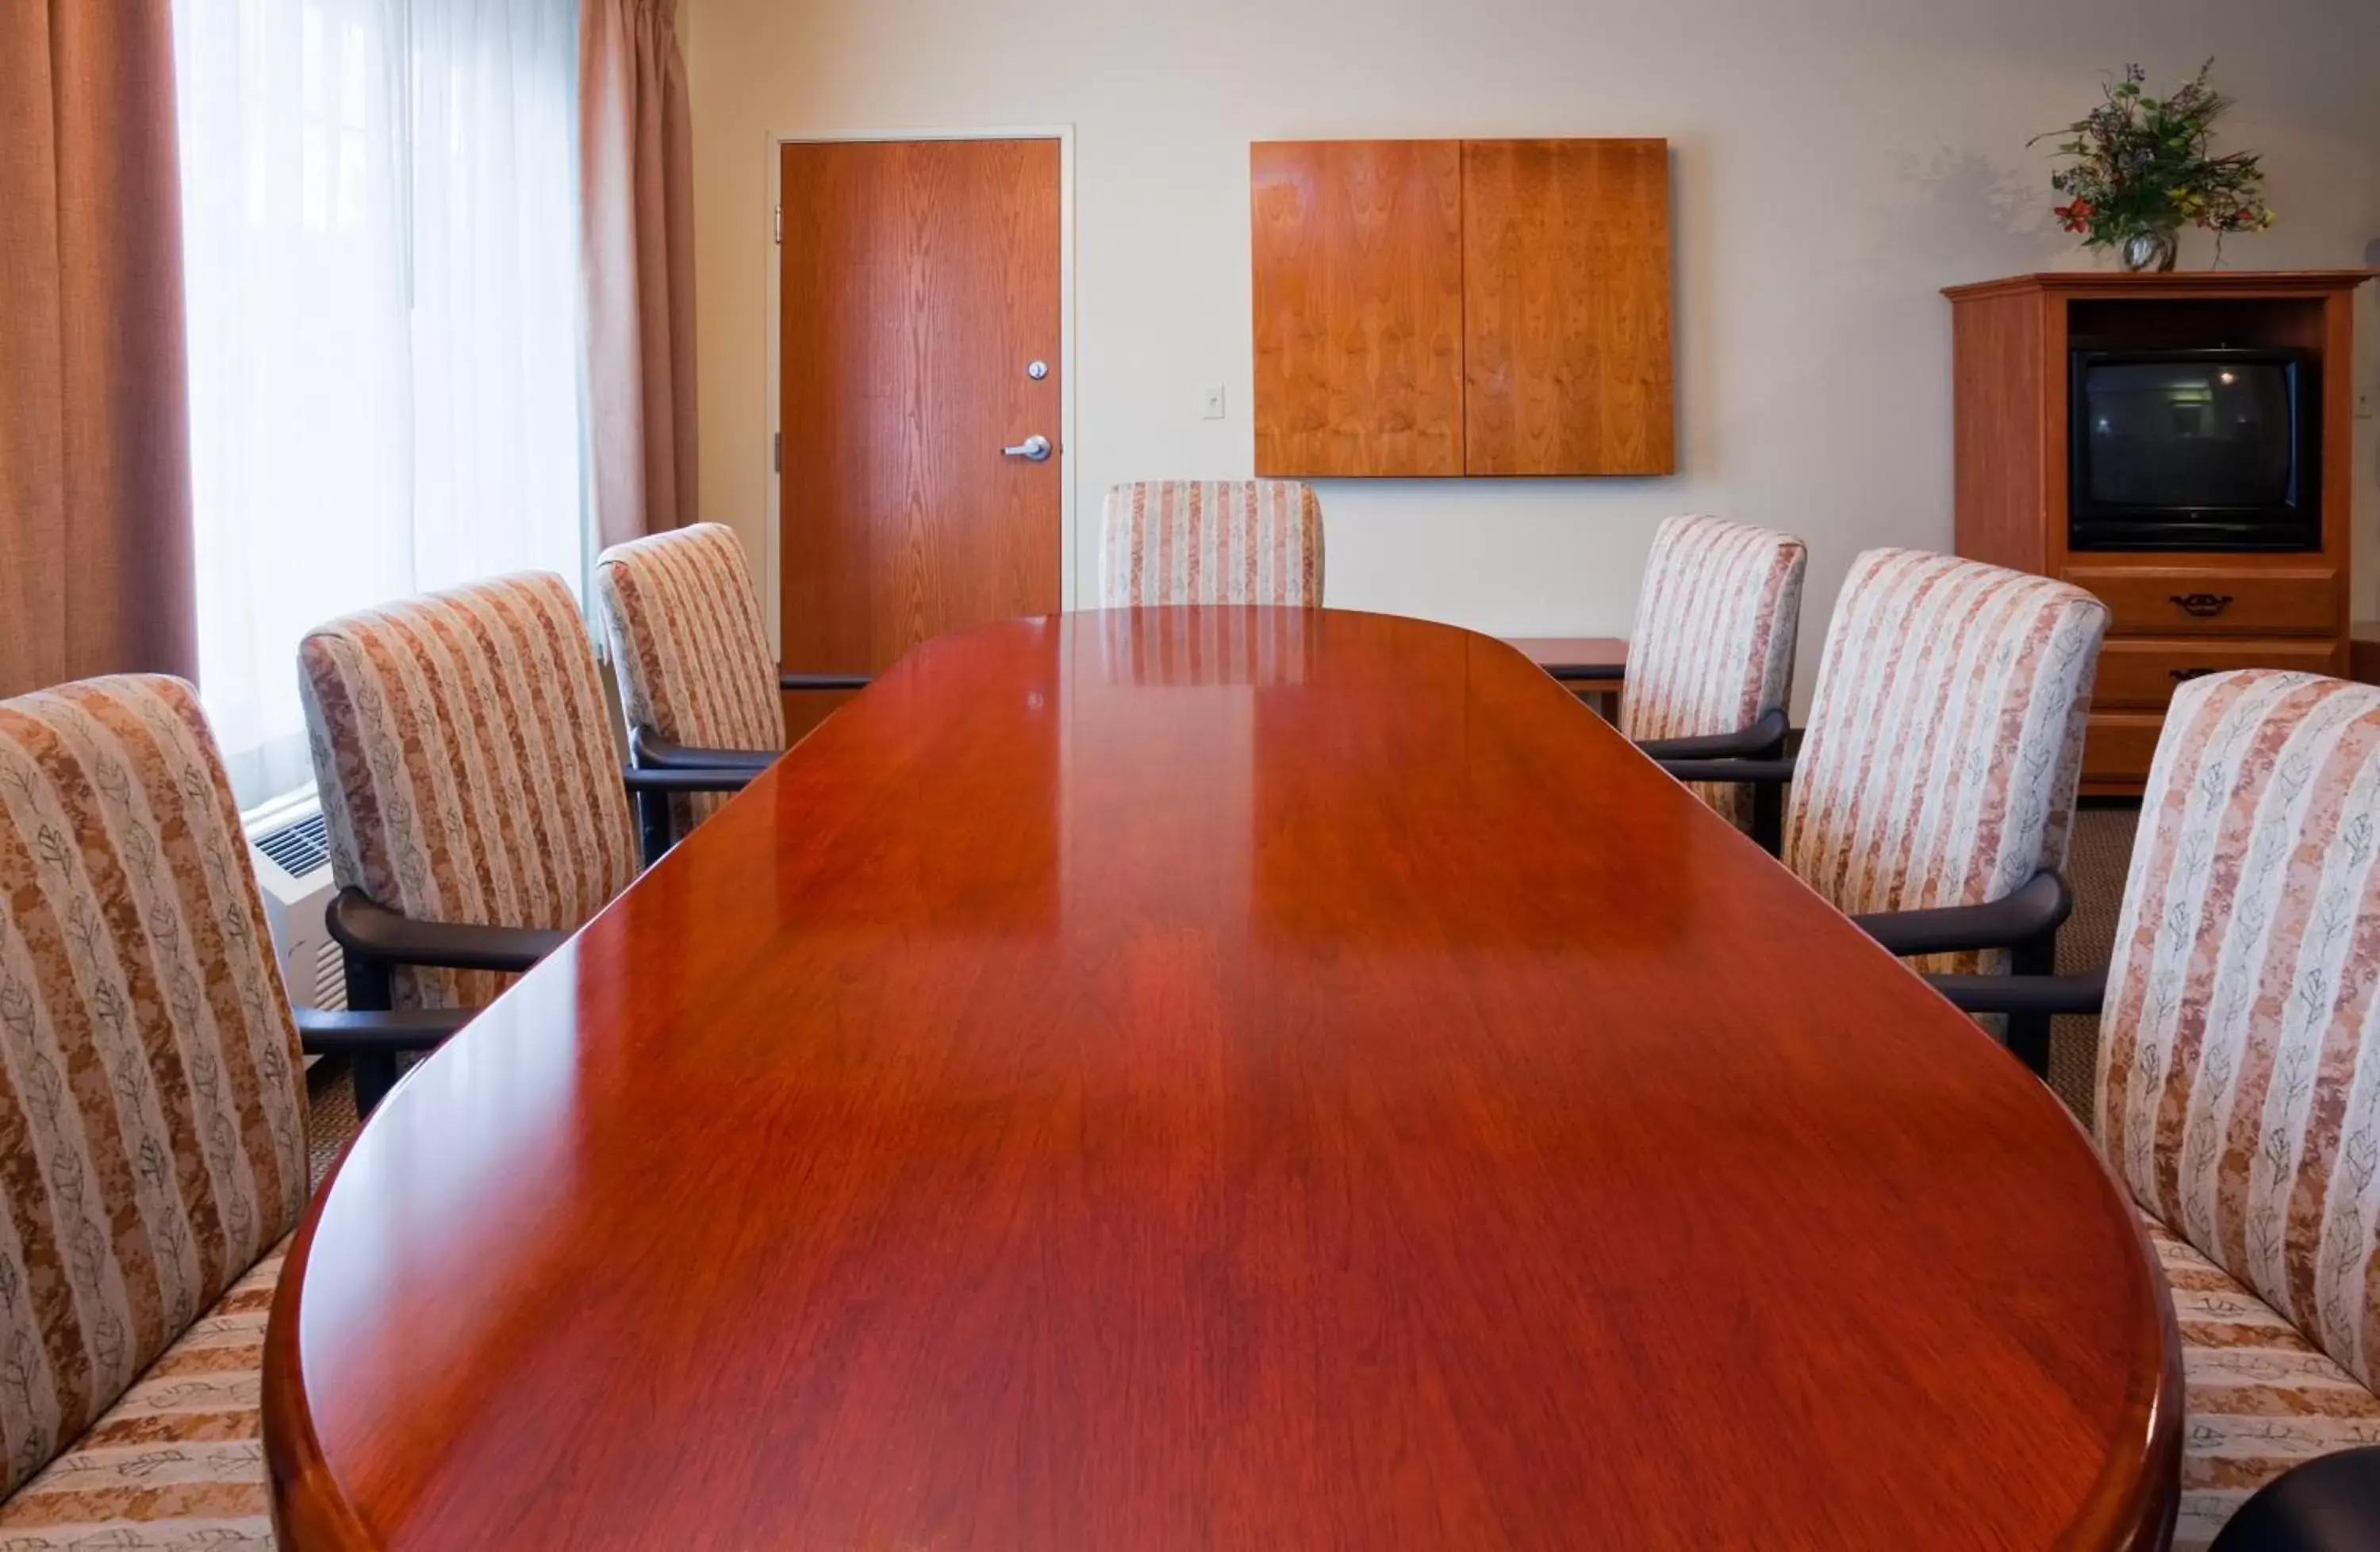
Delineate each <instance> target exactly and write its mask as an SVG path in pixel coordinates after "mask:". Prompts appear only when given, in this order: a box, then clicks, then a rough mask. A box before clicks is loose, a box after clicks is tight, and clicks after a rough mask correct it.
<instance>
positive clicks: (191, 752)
mask: <svg viewBox="0 0 2380 1552" xmlns="http://www.w3.org/2000/svg"><path fill="white" fill-rule="evenodd" d="M0 878H5V879H6V892H7V902H8V903H7V909H6V912H0V1048H4V1049H5V1060H0V1166H5V1168H6V1171H7V1177H8V1194H7V1200H8V1208H9V1217H8V1223H9V1229H8V1231H7V1232H6V1234H0V1344H5V1345H4V1346H0V1493H6V1494H9V1495H11V1496H9V1497H7V1498H6V1502H0V1546H6V1547H23V1548H36V1547H68V1546H77V1547H80V1546H93V1547H96V1546H125V1547H151V1546H154V1547H164V1546H193V1547H195V1546H271V1545H272V1527H271V1521H270V1507H269V1505H268V1502H267V1499H266V1488H265V1475H264V1459H263V1451H262V1449H261V1445H260V1443H259V1439H260V1436H261V1426H260V1423H259V1419H258V1416H257V1376H258V1373H259V1370H260V1368H261V1363H262V1355H263V1340H264V1321H265V1313H266V1310H267V1308H268V1306H269V1305H270V1304H271V1303H272V1302H273V1279H274V1276H275V1274H276V1273H277V1272H278V1270H279V1267H280V1265H281V1251H282V1243H283V1242H284V1240H285V1238H286V1236H287V1235H288V1233H289V1231H290V1230H291V1229H292V1228H294V1227H295V1226H296V1224H297V1213H298V1209H299V1208H300V1207H301V1206H303V1205H304V1203H305V1200H306V1195H307V1149H306V1099H305V1080H304V1076H303V1068H302V1065H301V1062H300V1043H299V1037H300V1024H299V1022H298V1021H297V1019H295V1018H293V1013H292V1010H291V1008H290V1006H289V1003H288V1001H287V999H286V997H285V994H284V991H283V988H282V984H281V976H280V973H279V970H278V967H277V966H276V964H275V963H274V960H273V945H272V941H271V940H270V939H269V938H268V937H267V935H266V929H265V923H264V907H263V903H262V901H261V899H260V898H259V896H258V893H257V888H256V880H255V879H254V877H253V875H251V874H250V873H249V867H248V848H247V844H246V843H245V842H244V841H243V839H242V838H241V834H240V828H239V816H238V814H237V811H236V810H235V808H234V806H233V803H232V795H231V785H230V783H229V782H228V781H226V780H225V775H224V770H223V764H222V761H221V759H220V758H218V756H217V754H216V752H215V746H214V741H213V739H212V737H211V736H210V735H209V734H208V732H207V727H206V723H205V721H204V720H203V719H202V718H201V717H200V713H199V709H198V703H197V697H195V695H194V694H193V693H192V691H191V689H190V687H189V686H188V685H185V684H183V683H181V682H180V681H179V680H175V679H163V678H149V677H126V678H114V679H94V680H88V681H85V682H83V683H81V684H77V685H65V686H63V687H61V688H58V689H54V690H45V691H42V692H39V693H37V694H33V695H28V696H20V697H17V698H16V699H14V700H6V701H0ZM308 1017H309V1020H310V1022H309V1024H308V1025H306V1029H307V1033H308V1036H309V1037H308V1039H307V1042H306V1045H307V1048H308V1049H314V1048H315V1046H316V1043H317V1042H316V1039H315V1037H316V1036H322V1037H324V1039H323V1043H322V1049H342V1042H343V1041H344V1042H346V1046H345V1048H344V1049H357V1046H358V1042H361V1041H363V1040H365V1039H366V1038H367V1032H368V1031H370V1030H373V1029H377V1030H379V1031H381V1032H382V1033H383V1035H385V1033H386V1032H387V1031H388V1030H390V1029H392V1028H397V1027H401V1026H405V1025H408V1024H409V1025H410V1026H411V1027H412V1028H413V1030H414V1031H415V1032H416V1035H418V1036H419V1035H421V1034H422V1032H424V1031H428V1030H431V1029H432V1028H433V1027H436V1028H440V1030H441V1032H443V1028H451V1027H452V1025H451V1021H448V1022H447V1023H446V1024H445V1025H443V1026H437V1025H433V1024H431V1023H425V1022H423V1021H420V1020H418V1019H416V1020H410V1021H408V1020H406V1019H401V1018H386V1017H383V1018H382V1019H379V1020H374V1019H371V1018H368V1017H366V1016H364V1015H338V1014H322V1013H312V1014H310V1015H308ZM428 1038H429V1037H403V1036H400V1037H398V1039H397V1045H398V1046H399V1047H401V1048H405V1049H410V1048H413V1047H419V1046H420V1045H423V1044H426V1043H428Z"/></svg>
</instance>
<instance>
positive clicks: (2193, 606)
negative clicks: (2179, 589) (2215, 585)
mask: <svg viewBox="0 0 2380 1552" xmlns="http://www.w3.org/2000/svg"><path fill="white" fill-rule="evenodd" d="M2173 601H2174V602H2175V603H2177V604H2179V605H2180V607H2181V612H2183V613H2185V614H2191V615H2195V616H2196V617H2198V618H2199V619H2202V620H2212V619H2213V618H2215V616H2216V615H2217V614H2220V613H2222V612H2224V611H2225V610H2227V609H2228V608H2230V607H2231V595H2230V594H2229V593H2176V594H2174V595H2173Z"/></svg>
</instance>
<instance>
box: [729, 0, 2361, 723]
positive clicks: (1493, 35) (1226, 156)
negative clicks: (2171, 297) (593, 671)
mask: <svg viewBox="0 0 2380 1552" xmlns="http://www.w3.org/2000/svg"><path fill="white" fill-rule="evenodd" d="M687 4H688V6H689V10H690V16H689V22H690V27H689V34H688V36H689V63H690V68H691V71H692V75H693V82H694V103H695V157H696V166H695V176H696V204H695V215H696V229H697V243H698V252H699V260H700V262H699V268H698V286H699V300H698V306H699V313H700V350H701V411H702V490H703V499H704V505H705V508H706V511H707V515H710V516H711V517H713V518H716V519H719V520H722V521H725V522H728V523H732V524H734V525H735V527H737V528H738V529H739V530H740V531H741V532H742V533H743V534H744V536H745V538H746V540H747V543H748V544H749V545H750V546H751V548H752V552H753V554H754V556H755V558H756V560H757V559H758V558H759V556H760V555H761V554H762V553H763V546H764V535H765V532H766V527H765V525H766V523H767V521H768V514H767V506H768V485H767V479H768V464H767V447H768V434H769V431H770V430H771V427H770V426H769V425H768V424H767V400H766V387H767V385H766V381H765V380H766V376H767V366H766V362H767V353H766V340H765V334H766V320H767V316H768V307H769V294H770V286H771V263H772V255H771V248H770V240H769V221H770V216H769V187H770V174H769V157H770V144H769V141H770V137H771V135H772V134H801V133H816V132H828V131H849V130H880V129H913V128H922V127H992V126H1015V125H1051V124H1060V123H1064V124H1071V125H1073V126H1075V137H1076V139H1075V150H1076V171H1075V212H1076V232H1077V238H1076V245H1075V264H1076V326H1077V334H1078V346H1077V356H1076V360H1075V374H1076V375H1075V388H1076V392H1077V395H1078V406H1079V412H1078V419H1077V426H1076V437H1075V443H1074V446H1073V448H1072V449H1071V452H1072V459H1071V467H1070V471H1069V472H1070V475H1071V478H1072V479H1073V481H1074V483H1075V491H1076V492H1077V498H1078V499H1077V503H1076V513H1077V515H1076V523H1077V532H1078V538H1079V540H1081V542H1080V545H1079V547H1078V552H1079V554H1080V555H1081V556H1082V557H1083V563H1082V564H1081V565H1080V566H1079V567H1078V575H1079V576H1080V578H1081V580H1082V582H1083V586H1084V588H1085V589H1086V591H1085V592H1083V593H1081V594H1078V596H1080V597H1086V598H1087V587H1088V582H1089V577H1090V564H1089V560H1090V557H1091V556H1093V555H1094V554H1095V552H1096V529H1097V523H1098V514H1099V493H1100V492H1101V491H1103V490H1104V489H1105V488H1106V487H1107V486H1108V485H1109V484H1111V482H1114V481H1116V480H1120V479H1129V478H1137V477H1144V476H1161V475H1191V474H1196V475H1231V474H1240V473H1245V472H1246V471H1247V470H1248V469H1249V468H1250V467H1251V465H1252V460H1253V439H1252V436H1251V433H1250V429H1249V420H1248V416H1247V411H1248V407H1249V394H1250V388H1249V382H1250V370H1251V368H1250V353H1249V343H1248V261H1247V146H1248V142H1249V141H1250V140H1251V139H1270V138H1276V137H1288V136H1315V137H1323V136H1401V135H1415V136H1420V135H1463V134H1480V135H1535V134H1543V135H1661V136H1666V137H1668V138H1669V139H1670V141H1671V142H1672V143H1673V145H1674V148H1675V158H1676V162H1675V178H1676V188H1677V216H1676V237H1677V252H1678V261H1677V263H1678V304H1677V318H1678V323H1679V334H1678V348H1679V395H1680V400H1679V402H1680V431H1681V459H1682V463H1681V467H1682V473H1681V474H1680V475H1678V476H1677V477H1675V478H1672V479H1634V480H1601V481H1573V480H1561V481H1538V480H1525V481H1511V482H1502V483H1499V482H1492V481H1480V482H1421V481H1413V482H1370V481H1342V482H1331V483H1329V484H1326V485H1325V486H1324V488H1323V491H1322V495H1323V505H1324V512H1325V515H1326V519H1327V523H1328V534H1329V546H1330V549H1329V578H1328V591H1329V601H1330V602H1331V603H1333V604H1338V605H1344V606H1348V607H1354V608H1366V609H1378V610H1390V611H1395V612H1403V613H1411V614H1420V615H1427V616H1429V617H1432V618H1436V619H1442V620H1449V621H1452V622H1455V623H1458V624H1467V625H1472V626H1475V627H1478V628H1482V629H1488V630H1493V631H1500V632H1506V633H1524V632H1530V633H1550V632H1568V631H1624V630H1625V629H1626V627H1627V624H1628V622H1629V617H1630V613H1631V611H1632V610H1633V606H1634V600H1635V594H1636V581H1637V573H1638V570H1639V567H1640V566H1641V564H1642V563H1643V559H1644V554H1645V547H1646V544H1647V542H1648V540H1649V537H1650V532H1651V528H1652V525H1653V524H1654V522H1655V521H1656V520H1657V519H1658V518H1659V517H1660V516H1662V515H1665V514H1667V513H1671V512H1678V511H1686V510H1701V511H1711V512H1718V513H1721V514H1724V515H1729V516H1732V517H1737V518H1741V519H1743V520H1745V521H1749V522H1756V523H1763V524H1767V525H1771V526H1774V527H1781V528H1786V529H1789V530H1791V531H1793V532H1796V533H1799V534H1801V535H1803V537H1805V538H1806V539H1807V540H1809V541H1810V544H1811V547H1812V576H1811V587H1812V592H1811V599H1812V607H1811V608H1810V609H1809V610H1808V611H1807V612H1806V617H1805V626H1804V658H1803V681H1804V685H1805V690H1804V693H1805V695H1806V682H1807V680H1808V677H1809V673H1810V670H1811V669H1812V668H1814V667H1815V661H1816V659H1815V649H1816V644H1817V641H1818V639H1819V633H1820V631H1821V630H1822V629H1823V625H1824V620H1825V615H1826V606H1827V605H1828V603H1829V602H1830V600H1832V597H1833V594H1834V590H1835V588H1836V587H1837V585H1838V583H1839V582H1840V577H1841V575H1842V572H1843V570H1844V568H1845V566H1846V565H1847V564H1848V563H1849V561H1850V558H1851V556H1852V553H1853V552H1856V551H1858V550H1859V549H1861V548H1864V547H1865V546H1869V545H1875V544H1915V545H1925V546H1937V547H1944V548H1947V547H1948V545H1949V539H1950V513H1949V494H1950V474H1949V449H1950V411H1949V317H1948V309H1947V304H1945V303H1944V302H1943V301H1942V299H1941V298H1940V297H1939V296H1938V295H1937V290H1938V288H1939V287H1941V286H1943V285H1950V284H1954V283H1957V282H1961V281H1969V280H1978V279H1983V278H1985V277H1988V276H1992V275H1996V274H2002V273H2013V272H2019V271H2024V270H2030V269H2040V268H2051V267H2075V266H2079V265H2082V264H2084V263H2086V262H2087V261H2086V260H2084V259H2083V258H2082V257H2081V256H2080V255H2078V254H2077V253H2076V252H2075V250H2073V249H2071V248H2070V247H2069V245H2068V244H2067V242H2066V241H2065V240H2064V239H2063V238H2062V237H2061V236H2058V235H2057V234H2056V233H2054V232H2052V231H2050V230H2049V229H2048V223H2047V221H2046V217H2045V216H2044V214H2043V208H2044V207H2045V206H2046V204H2047V202H2048V199H2047V195H2046V184H2045V182H2044V177H2045V174H2046V166H2045V164H2044V162H2043V159H2042V156H2041V153H2040V152H2038V151H2034V150H2028V149H2027V147H2026V145H2025V141H2026V139H2027V138H2028V137H2029V136H2031V135H2033V134H2034V133H2035V132H2037V131H2039V130H2042V129H2046V128H2052V127H2057V126H2059V125H2061V124H2063V123H2064V122H2066V121H2067V120H2069V119H2070V118H2072V117H2074V116H2075V115H2077V114H2079V113H2080V112H2082V111H2083V109H2084V108H2085V107H2086V106H2087V105H2088V104H2089V103H2091V102H2092V101H2093V100H2094V99H2095V91H2096V84H2097V80H2098V75H2097V72H2098V70H2099V69H2100V67H2120V66H2121V65H2122V64H2123V63H2124V62H2125V61H2127V60H2128V59H2139V60H2141V61H2142V62H2143V64H2145V65H2147V66H2148V67H2149V68H2150V69H2151V71H2152V73H2153V78H2154V79H2155V80H2157V81H2159V82H2168V81H2170V80H2171V79H2173V78H2174V77H2175V76H2176V75H2177V74H2178V73H2180V72H2182V71H2184V70H2187V69H2190V68H2192V67H2195V65H2196V64H2197V62H2198V61H2199V60H2200V59H2201V58H2203V57H2204V56H2205V55H2210V54H2211V55H2216V56H2217V79H2218V80H2219V81H2220V83H2221V84H2222V85H2223V86H2224V87H2225V88H2226V89H2227V90H2228V91H2231V92H2232V93H2233V94H2234V95H2236V96H2237V97H2239V98H2240V102H2241V104H2242V105H2241V106H2240V109H2239V110H2238V111H2237V113H2236V115H2235V116H2234V119H2233V121H2232V125H2231V127H2230V131H2229V135H2228V140H2227V143H2228V145H2230V146H2233V147H2254V148H2256V149H2258V150H2261V151H2262V152H2265V158H2266V163H2267V165H2268V167H2269V168H2270V171H2271V192H2272V196H2273V200H2274V203H2275V205H2276V207H2277V210H2278V212H2279V213H2280V216H2281V221H2280V224H2279V225H2278V226H2277V228H2276V229H2275V230H2274V231H2273V232H2271V233H2270V234H2267V235H2265V236H2259V237H2254V238H2247V239H2235V240H2234V241H2233V242H2232V243H2230V244H2229V245H2228V260H2229V261H2230V262H2231V264H2232V265H2234V266H2235V267H2256V268H2264V267H2287V266H2297V265H2330V264H2345V263H2357V262H2362V261H2364V260H2365V256H2366V252H2367V245H2371V244H2374V242H2375V240H2380V90H2375V88H2374V81H2373V72H2374V67H2375V66H2380V6H2375V5H2374V4H2373V3H2372V0H2264V3H2260V4H2241V3H2240V0H2075V3H2068V0H1991V3H1985V4H1977V3H1976V0H1816V3H1803V4H1795V3H1791V0H1469V3H1463V0H1203V3H1197V4H1191V3H1188V0H1183V3H1177V4H1174V5H1171V6H1152V5H1147V4H1137V5H1136V4H1132V3H1130V0H1014V3H1010V4H1000V3H995V0H687ZM2209 243H2210V239H2208V238H2206V237H2205V236H2204V235H2203V234H2194V235H2192V236H2191V237H2190V238H2188V239H2186V246H2185V249H2184V252H2183V259H2184V262H2185V263H2189V264H2195V265H2203V264H2204V263H2205V262H2206V261H2207V260H2208V257H2209ZM2373 257H2374V259H2380V251H2374V255H2373ZM2361 320H2362V322H2361V327H2362V331H2363V335H2364V348H2363V349H2362V351H2361V355H2362V366H2361V369H2360V373H2359V381H2360V382H2362V384H2363V385H2364V386H2365V387H2366V388H2367V390H2368V389H2369V388H2370V387H2371V385H2372V384H2373V383H2374V379H2375V375H2376V374H2375V371H2374V362H2375V360H2380V354H2375V350H2374V346H2380V310H2375V307H2374V303H2373V301H2372V299H2371V297H2369V295H2368V294H2367V296H2366V297H2365V300H2364V303H2363V305H2362V310H2361ZM1217 382H1219V383H1222V384H1224V385H1225V387H1226V390H1227V396H1228V405H1229V415H1228V417H1227V418H1225V419H1222V420H1220V421H1210V420H1204V419H1201V418H1199V413H1200V396H1201V393H1202V390H1203V389H1204V387H1205V386H1206V385H1207V384H1208V383H1217ZM2356 436H2357V443H2358V455H2357V459H2356V463H2357V474H2356V479H2357V484H2358V530H2359V536H2360V537H2361V538H2362V540H2364V548H2365V552H2366V554H2367V557H2368V556H2369V554H2370V552H2371V550H2372V545H2371V544H2370V542H2369V540H2370V535H2371V530H2372V528H2373V526H2374V520H2375V514H2380V500H2375V499H2374V476H2373V460H2372V443H2373V438H2374V421H2371V420H2359V421H2358V422H2357V424H2356ZM2375 569H2380V568H2375V567H2374V566H2373V565H2371V564H2366V565H2364V566H2363V567H2362V572H2361V574H2360V576H2359V578H2358V584H2357V586H2358V594H2357V596H2358V599H2359V602H2360V603H2361V604H2362V606H2363V607H2362V608H2361V609H2360V610H2359V612H2365V613H2371V612H2380V611H2375V610H2374V609H2373V608H2372V607H2371V606H2372V605H2373V604H2374V600H2380V577H2375V576H2374V571H2375Z"/></svg>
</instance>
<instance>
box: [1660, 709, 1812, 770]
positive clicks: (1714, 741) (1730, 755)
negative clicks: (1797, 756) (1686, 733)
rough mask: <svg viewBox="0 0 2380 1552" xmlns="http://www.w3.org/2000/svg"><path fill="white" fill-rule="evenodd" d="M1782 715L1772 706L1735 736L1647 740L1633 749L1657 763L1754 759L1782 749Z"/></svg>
mask: <svg viewBox="0 0 2380 1552" xmlns="http://www.w3.org/2000/svg"><path fill="white" fill-rule="evenodd" d="M1785 733H1786V723H1785V713H1784V712H1783V711H1782V710H1781V709H1778V708H1775V707H1771V708H1770V709H1767V710H1766V711H1763V712H1762V713H1761V714H1760V719H1759V721H1755V722H1754V723H1753V724H1752V725H1751V726H1750V727H1747V728H1741V729H1738V730H1737V731H1736V732H1734V733H1706V734H1696V735H1695V736H1694V737H1691V738H1646V739H1643V740H1640V741H1639V742H1638V743H1637V746H1636V747H1638V748H1639V749H1642V750H1643V751H1644V752H1645V754H1647V755H1649V756H1651V757H1652V758H1655V759H1657V760H1663V761H1668V760H1702V759H1757V758H1762V757H1765V756H1773V755H1775V754H1776V753H1777V751H1778V750H1779V749H1781V748H1783V747H1784V746H1785Z"/></svg>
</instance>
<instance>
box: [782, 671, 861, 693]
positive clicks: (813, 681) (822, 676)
mask: <svg viewBox="0 0 2380 1552" xmlns="http://www.w3.org/2000/svg"><path fill="white" fill-rule="evenodd" d="M875 682H876V681H875V679H874V677H873V676H872V675H869V674H866V673H780V674H778V675H777V688H779V689H781V690H864V689H866V688H868V685H872V684H874V683H875Z"/></svg>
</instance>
